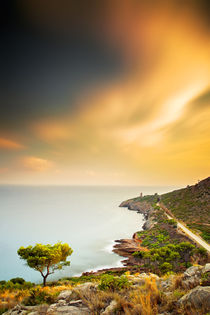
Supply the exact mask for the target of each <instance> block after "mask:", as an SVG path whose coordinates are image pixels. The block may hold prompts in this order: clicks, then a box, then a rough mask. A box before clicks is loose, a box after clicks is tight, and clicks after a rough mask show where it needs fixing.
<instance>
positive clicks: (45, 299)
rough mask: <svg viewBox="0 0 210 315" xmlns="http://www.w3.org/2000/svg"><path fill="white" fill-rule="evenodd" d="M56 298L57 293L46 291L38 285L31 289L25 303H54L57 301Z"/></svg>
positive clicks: (31, 304)
mask: <svg viewBox="0 0 210 315" xmlns="http://www.w3.org/2000/svg"><path fill="white" fill-rule="evenodd" d="M55 299H56V296H55V295H53V294H49V293H46V292H45V291H43V290H41V289H40V288H39V287H37V288H32V289H31V290H30V294H29V296H27V297H26V298H25V299H24V300H23V304H24V305H29V306H34V305H37V304H52V303H54V302H55Z"/></svg>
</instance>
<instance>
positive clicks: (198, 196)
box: [161, 177, 210, 242]
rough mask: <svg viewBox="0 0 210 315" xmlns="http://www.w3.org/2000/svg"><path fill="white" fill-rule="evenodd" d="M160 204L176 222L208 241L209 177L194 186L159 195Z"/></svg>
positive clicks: (209, 213) (209, 226) (209, 221)
mask: <svg viewBox="0 0 210 315" xmlns="http://www.w3.org/2000/svg"><path fill="white" fill-rule="evenodd" d="M161 202H162V203H163V204H164V205H165V206H166V207H167V208H168V209H169V210H170V211H171V212H172V213H173V214H174V216H175V217H176V218H177V219H178V220H181V221H183V222H185V223H186V224H187V226H188V227H189V228H191V229H192V230H195V231H197V232H199V234H201V237H202V238H203V239H205V240H206V241H208V242H209V241H210V177H208V178H206V179H204V180H202V181H200V182H198V183H197V184H196V185H192V186H187V187H186V188H183V189H179V190H175V191H172V192H169V193H167V194H163V195H161Z"/></svg>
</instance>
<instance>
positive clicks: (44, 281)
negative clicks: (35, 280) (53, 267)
mask: <svg viewBox="0 0 210 315" xmlns="http://www.w3.org/2000/svg"><path fill="white" fill-rule="evenodd" d="M47 276H48V275H46V276H44V277H43V287H46V280H47Z"/></svg>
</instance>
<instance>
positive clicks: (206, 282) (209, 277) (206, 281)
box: [201, 272, 210, 287]
mask: <svg viewBox="0 0 210 315" xmlns="http://www.w3.org/2000/svg"><path fill="white" fill-rule="evenodd" d="M201 285H202V286H205V287H206V286H210V273H209V272H206V273H203V274H202V275H201Z"/></svg>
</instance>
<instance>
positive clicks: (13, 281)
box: [10, 278, 25, 284]
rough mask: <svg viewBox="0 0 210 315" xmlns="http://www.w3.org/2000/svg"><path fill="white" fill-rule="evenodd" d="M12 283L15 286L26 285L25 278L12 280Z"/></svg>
mask: <svg viewBox="0 0 210 315" xmlns="http://www.w3.org/2000/svg"><path fill="white" fill-rule="evenodd" d="M10 281H11V282H12V283H14V284H16V283H19V284H24V283H25V280H24V279H23V278H12V279H10Z"/></svg>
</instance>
